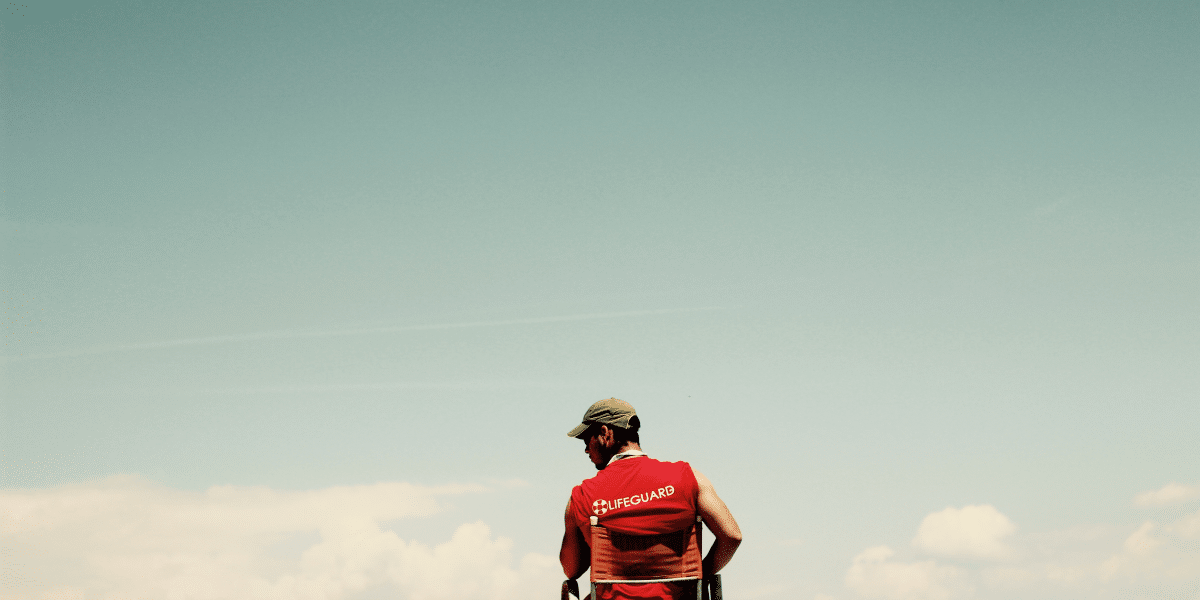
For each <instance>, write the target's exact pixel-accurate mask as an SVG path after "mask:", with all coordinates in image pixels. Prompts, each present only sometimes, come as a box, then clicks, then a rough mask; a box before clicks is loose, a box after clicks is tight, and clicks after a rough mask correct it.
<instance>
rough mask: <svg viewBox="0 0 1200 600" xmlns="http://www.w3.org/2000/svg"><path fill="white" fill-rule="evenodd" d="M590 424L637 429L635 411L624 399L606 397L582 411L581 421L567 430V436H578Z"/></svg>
mask: <svg viewBox="0 0 1200 600" xmlns="http://www.w3.org/2000/svg"><path fill="white" fill-rule="evenodd" d="M592 425H612V426H614V427H620V428H622V429H637V427H638V425H639V423H638V418H637V411H635V410H633V406H632V405H630V404H629V403H628V402H626V401H624V400H617V399H616V398H608V399H606V400H601V401H599V402H596V403H595V404H593V405H591V406H589V407H588V409H587V412H585V413H583V423H580V424H579V426H578V427H576V428H575V429H572V430H571V431H569V432H567V437H579V436H580V435H583V432H585V431H587V428H588V427H590V426H592Z"/></svg>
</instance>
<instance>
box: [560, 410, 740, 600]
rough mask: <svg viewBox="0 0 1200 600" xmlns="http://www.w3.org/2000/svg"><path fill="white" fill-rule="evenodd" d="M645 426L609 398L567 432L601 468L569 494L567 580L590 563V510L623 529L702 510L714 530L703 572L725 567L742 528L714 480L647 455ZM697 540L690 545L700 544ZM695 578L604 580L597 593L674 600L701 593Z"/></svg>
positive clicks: (665, 522) (647, 531) (563, 557)
mask: <svg viewBox="0 0 1200 600" xmlns="http://www.w3.org/2000/svg"><path fill="white" fill-rule="evenodd" d="M639 427H640V421H639V419H638V417H637V413H636V412H635V411H634V409H633V407H632V406H630V405H629V403H628V402H624V401H622V400H617V399H616V398H609V399H607V400H601V401H599V402H596V403H594V404H592V406H591V407H589V408H588V410H587V412H586V413H584V416H583V420H582V423H581V424H580V425H578V426H576V427H575V428H574V429H572V430H571V431H570V432H568V433H567V436H568V437H572V438H576V439H579V440H581V441H583V443H584V453H585V454H587V455H588V458H589V459H590V460H591V461H592V464H594V465H595V467H596V470H597V471H598V472H597V474H596V475H595V476H594V477H591V478H589V479H585V480H584V481H583V482H582V483H581V484H579V485H577V486H575V488H574V489H572V490H571V500H570V502H568V503H567V510H566V513H565V515H564V520H565V522H564V525H565V526H566V531H565V533H564V534H563V543H562V549H561V550H560V551H559V561H560V562H562V565H563V572H564V573H565V574H566V576H567V579H568V582H569V581H570V580H574V579H576V578H578V577H580V576H581V575H583V573H584V572H585V571H587V570H588V567H589V564H590V561H591V549H590V547H589V544H590V543H591V541H590V540H591V525H590V522H589V521H590V519H591V518H592V517H595V518H596V519H597V521H598V523H597V524H598V525H600V526H601V527H603V528H604V529H605V530H608V531H610V532H613V533H615V534H617V535H662V534H669V533H673V532H678V531H684V530H687V531H690V530H691V528H693V527H699V526H700V525H699V524H698V523H697V522H696V517H697V516H699V517H702V518H703V519H704V522H705V523H706V524H707V525H708V527H709V529H710V530H712V532H713V535H714V536H715V537H716V540H715V543H714V544H713V546H712V548H711V549H710V550H709V552H708V555H707V556H705V557H704V559H703V562H702V568H701V569H699V570H698V571H700V572H699V573H697V575H700V574H702V575H703V576H704V577H709V576H711V575H713V574H715V573H716V572H718V571H720V570H721V568H722V567H724V566H725V564H726V563H728V562H729V559H730V558H731V557H732V556H733V553H734V551H735V550H736V549H737V547H738V545H739V544H740V543H741V539H742V534H741V530H740V529H738V526H737V522H736V521H734V519H733V515H732V514H730V513H729V509H728V508H727V507H726V506H725V503H724V502H722V501H721V499H720V498H719V497H718V496H717V494H716V491H715V490H714V489H713V486H712V483H711V482H709V481H708V479H707V478H706V477H704V476H703V475H702V474H700V473H699V472H697V471H695V470H693V469H692V467H691V466H690V465H688V463H685V462H663V461H658V460H654V459H652V458H649V457H647V456H646V455H645V453H644V452H642V451H641V446H640V441H639V439H638V428H639ZM597 531H602V530H597ZM697 533H698V532H697ZM694 542H695V540H693V544H691V545H693V546H695V544H694ZM602 547H604V546H603V545H602ZM696 550H699V548H698V546H697V547H696ZM693 564H694V563H693ZM695 585H696V584H695V583H691V582H668V581H661V582H654V583H650V584H611V585H599V584H598V585H597V586H596V593H597V596H598V598H594V599H592V600H601V599H605V600H607V599H610V598H611V599H614V600H615V599H631V600H633V599H643V598H644V599H662V600H676V599H679V598H683V597H684V595H685V592H686V591H687V590H689V589H690V590H692V593H695V589H696V587H695ZM565 589H566V584H564V590H565ZM565 593H566V592H565V591H564V594H565Z"/></svg>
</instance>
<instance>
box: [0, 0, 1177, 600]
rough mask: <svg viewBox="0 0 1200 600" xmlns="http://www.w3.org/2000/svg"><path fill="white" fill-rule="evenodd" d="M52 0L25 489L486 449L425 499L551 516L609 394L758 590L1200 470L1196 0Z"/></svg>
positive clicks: (40, 23)
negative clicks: (590, 418) (733, 542)
mask: <svg viewBox="0 0 1200 600" xmlns="http://www.w3.org/2000/svg"><path fill="white" fill-rule="evenodd" d="M27 1H29V2H31V4H29V5H28V6H24V5H21V7H20V8H19V10H12V9H10V10H9V11H7V12H5V13H4V14H3V15H0V78H2V79H0V86H2V87H0V118H2V120H3V130H2V136H3V138H2V141H0V161H2V163H0V164H3V165H4V166H3V168H0V190H3V193H2V195H0V240H2V242H3V249H2V253H3V266H2V271H0V282H2V284H3V285H2V287H3V300H4V311H5V312H4V324H5V346H4V350H3V358H2V362H0V374H2V377H3V382H2V387H0V394H2V395H3V400H2V402H0V417H2V419H3V421H2V425H0V452H2V453H3V454H2V459H3V461H4V466H3V470H2V471H0V487H2V488H5V489H9V490H14V489H59V487H60V486H64V485H69V484H84V483H86V482H89V481H95V480H100V479H104V478H108V477H112V476H114V475H120V474H138V475H139V476H141V477H144V478H146V479H148V480H150V481H153V482H156V483H157V484H161V485H163V486H167V487H169V488H172V489H176V490H185V491H202V490H205V489H208V488H209V487H210V486H214V485H227V484H231V485H235V486H267V487H270V488H272V489H279V490H313V489H320V488H326V487H329V486H339V485H367V484H374V483H376V482H387V481H402V482H410V483H413V484H419V485H431V486H432V485H443V484H446V485H448V484H480V485H484V486H489V489H490V490H491V491H489V492H487V493H482V494H478V495H465V496H461V497H455V498H454V499H453V500H452V501H450V502H449V503H448V504H447V505H446V507H445V508H444V510H442V511H441V512H439V513H437V514H435V515H432V516H428V517H423V518H420V519H410V520H407V521H402V522H400V524H398V525H395V531H396V532H397V534H398V535H399V536H400V537H401V538H404V539H412V540H420V541H422V542H424V543H427V544H436V543H440V542H441V541H443V540H445V539H448V538H449V537H450V536H451V534H452V533H453V532H454V531H455V528H456V527H457V526H459V525H460V524H462V523H467V522H474V521H477V520H482V521H484V522H485V523H487V525H489V526H490V527H491V531H492V532H493V533H494V534H495V535H498V536H504V537H508V538H511V539H512V540H513V544H514V545H513V551H514V553H515V554H516V555H517V556H520V555H523V554H526V553H537V554H542V555H556V553H557V549H558V543H559V538H560V536H561V514H562V507H563V505H564V504H565V501H566V499H567V497H568V493H569V491H570V487H571V486H572V485H574V484H576V483H578V481H579V480H580V479H582V478H584V477H587V476H590V474H591V473H592V472H593V471H592V467H591V465H590V463H589V462H588V461H587V459H586V457H585V456H584V455H583V453H582V447H581V444H579V443H578V442H577V441H575V440H569V439H567V438H566V437H565V436H564V434H565V432H566V431H567V430H568V429H570V428H571V427H572V426H574V425H575V424H576V423H578V420H579V418H580V416H581V415H582V414H583V411H584V410H585V409H586V408H587V406H588V404H590V403H591V402H593V401H595V400H598V399H600V398H606V397H609V396H616V397H618V398H622V399H625V400H628V401H629V402H631V403H632V404H633V405H634V406H635V407H637V409H638V411H639V414H641V415H642V420H643V423H644V428H643V432H642V436H643V442H644V448H645V449H646V450H647V451H648V452H649V453H651V455H653V456H656V457H659V458H663V459H670V460H688V461H690V462H691V463H692V464H693V465H694V466H695V467H696V468H697V469H699V470H701V471H702V472H704V473H705V474H706V475H708V476H709V478H710V479H711V480H712V481H713V482H714V484H715V485H716V487H717V490H718V492H719V493H720V494H721V495H722V497H723V498H724V499H725V500H726V502H727V503H728V504H729V506H730V508H731V509H732V511H733V513H734V515H735V516H736V517H737V518H738V520H739V522H740V523H741V525H742V529H743V531H744V532H745V534H746V542H745V544H744V545H743V548H742V550H740V551H739V555H738V557H737V558H736V559H735V560H734V562H733V563H732V564H731V566H730V567H729V568H728V570H727V571H726V573H727V579H728V583H727V586H728V587H729V589H730V590H733V591H736V592H738V593H739V594H740V595H741V596H743V597H746V598H754V597H758V598H793V597H803V598H806V599H807V598H814V597H816V598H859V597H860V596H861V597H891V598H894V599H896V600H903V599H904V598H908V597H910V596H904V595H903V594H902V593H901V592H896V593H894V594H892V596H888V595H887V594H888V593H890V592H886V591H884V592H880V591H878V589H876V588H871V587H870V586H867V585H865V584H864V585H860V586H858V587H855V586H856V584H853V583H851V582H850V581H849V579H850V577H849V576H846V573H847V569H848V568H849V567H850V566H851V564H852V561H853V560H854V559H855V557H856V555H859V553H860V552H862V551H863V550H864V549H865V548H869V547H873V546H878V545H881V544H883V545H888V546H890V547H892V548H896V549H898V555H897V556H898V557H899V558H897V560H907V559H908V558H912V559H913V560H918V559H919V558H920V556H918V555H919V554H920V552H919V551H920V547H918V552H917V554H913V551H912V550H911V549H909V548H908V545H909V540H910V537H911V536H913V535H914V534H915V532H916V531H917V527H918V525H920V524H921V523H922V519H923V518H924V517H926V516H927V515H930V514H932V513H935V512H937V511H941V510H942V509H944V508H946V507H964V506H972V505H991V506H994V507H995V508H996V509H997V510H998V511H999V512H1001V513H1003V515H1005V516H1007V518H1009V519H1011V521H1012V522H1013V523H1015V524H1016V526H1017V531H1018V532H1019V533H1018V535H1026V534H1028V535H1034V534H1039V532H1041V533H1045V532H1056V531H1065V530H1070V529H1071V528H1079V527H1091V526H1096V527H1100V526H1103V527H1108V528H1111V529H1112V530H1113V531H1116V532H1118V533H1114V534H1113V535H1115V536H1117V537H1116V538H1114V539H1116V540H1117V541H1116V542H1114V543H1115V546H1114V547H1120V546H1121V541H1120V540H1121V539H1125V536H1128V535H1131V534H1132V533H1131V532H1133V531H1134V530H1137V529H1138V526H1139V525H1140V524H1141V523H1142V522H1143V521H1146V520H1147V519H1149V518H1151V517H1150V516H1147V515H1148V514H1150V513H1146V512H1145V510H1144V509H1141V508H1138V507H1137V506H1135V503H1134V502H1133V498H1134V497H1135V496H1136V495H1137V494H1139V493H1143V492H1147V491H1148V490H1158V489H1160V488H1163V487H1164V486H1165V485H1167V484H1169V483H1172V482H1178V483H1179V484H1180V485H1184V486H1192V485H1197V484H1200V467H1198V466H1197V465H1198V464H1200V463H1198V462H1197V461H1196V459H1195V457H1196V456H1197V455H1200V436H1197V435H1196V428H1197V424H1198V423H1200V401H1198V400H1200V310H1198V306H1200V304H1198V302H1200V260H1198V258H1200V168H1198V165H1200V144H1197V140H1198V139H1200V115H1198V113H1197V108H1196V107H1198V106H1200V70H1198V69H1197V68H1196V65H1198V64H1200V36H1198V35H1197V24H1200V5H1197V4H1196V3H1193V2H1155V3H1135V2H1056V3H1044V2H967V3H963V2H908V3H900V2H824V3H812V2H779V3H772V2H752V3H707V2H687V3H683V2H663V1H657V2H540V3H539V2H521V3H517V2H507V3H499V2H487V3H484V2H453V3H421V4H415V3H367V2H362V3H354V4H352V5H343V4H340V3H316V2H288V3H275V2H255V3H246V2H219V1H214V2H204V3H186V4H185V3H161V2H160V3H153V2H101V3H70V2H56V1H45V2H41V1H38V0H27ZM514 480H515V481H514ZM506 482H507V483H506ZM1188 506H1190V505H1187V506H1184V507H1183V508H1180V509H1178V510H1181V511H1182V510H1184V509H1186V510H1194V509H1195V508H1196V507H1195V506H1191V507H1190V508H1188ZM1173 510H1174V509H1173ZM1168 512H1169V511H1168ZM1172 514H1175V513H1172ZM1178 514H1183V513H1182V512H1179V513H1178ZM1197 514H1200V513H1197ZM1151 516H1152V515H1151ZM1176 516H1177V515H1176ZM1165 518H1166V517H1162V516H1161V515H1160V516H1158V517H1154V519H1158V521H1156V523H1159V524H1160V530H1170V527H1171V526H1170V525H1169V524H1164V523H1165V522H1164V521H1162V519H1165ZM1198 518H1200V517H1198ZM1176 527H1177V528H1176V530H1175V531H1184V532H1185V533H1179V534H1178V535H1179V536H1182V537H1181V538H1180V539H1183V540H1185V541H1184V542H1180V543H1184V544H1186V543H1189V542H1187V541H1186V540H1188V539H1191V538H1188V537H1187V536H1188V535H1190V534H1187V533H1186V531H1190V530H1187V529H1186V527H1184V526H1183V525H1179V526H1176ZM1163 528H1166V529H1163ZM1198 531H1200V530H1198ZM1045 535H1050V534H1049V533H1045ZM1118 538H1119V539H1118ZM1014 539H1016V538H1014ZM1039 539H1040V538H1039ZM1131 539H1132V538H1131ZM914 543H915V542H914ZM1013 543H1014V544H1015V543H1016V542H1013ZM1191 543H1193V544H1194V542H1191ZM1029 544H1033V542H1029ZM1031 547H1032V546H1031ZM1125 547H1126V548H1130V547H1131V546H1130V543H1129V542H1128V541H1127V542H1126V543H1125ZM1192 547H1193V548H1194V546H1192ZM1064 552H1065V551H1064ZM939 560H951V561H953V559H939ZM914 564H915V563H914ZM939 564H940V563H939ZM954 564H958V565H959V567H961V568H963V569H966V570H969V569H971V568H974V567H973V566H972V565H973V564H974V563H971V562H970V561H969V560H968V561H965V562H963V561H960V562H959V563H954ZM1139 564H1140V563H1139ZM1183 569H1184V570H1183V571H1182V572H1183V573H1184V575H1183V576H1182V578H1180V577H1176V578H1175V579H1170V577H1167V576H1163V577H1167V579H1161V580H1153V579H1152V578H1151V579H1146V578H1143V579H1138V578H1137V577H1134V576H1132V575H1131V576H1130V578H1129V581H1125V580H1122V579H1120V578H1119V577H1117V578H1115V579H1110V580H1104V581H1100V582H1099V583H1095V586H1097V587H1095V588H1094V589H1093V588H1088V589H1092V591H1093V592H1095V591H1096V590H1102V591H1104V592H1105V593H1113V594H1116V593H1118V592H1120V591H1122V590H1125V591H1127V590H1129V589H1138V588H1137V587H1136V582H1137V581H1143V582H1145V581H1151V582H1152V583H1153V584H1154V585H1165V586H1182V587H1179V589H1182V590H1185V591H1186V590H1192V591H1193V592H1194V591H1195V590H1197V589H1200V563H1196V562H1191V563H1186V564H1185V566H1184V567H1183ZM1156 572H1157V571H1156ZM1172 572H1174V573H1179V572H1180V571H1178V570H1176V571H1172ZM980 577H984V576H983V575H980ZM1147 577H1149V576H1147ZM985 579H986V578H985ZM980 581H984V579H981V580H980ZM1130 582H1134V583H1130ZM1031 585H1032V586H1033V587H1030V588H1028V589H1023V591H1021V592H1020V593H1017V592H1012V595H1006V593H1007V592H1004V591H1002V590H1001V591H997V590H998V589H999V588H995V589H993V588H989V587H988V584H986V582H985V583H979V584H977V585H976V586H975V587H974V588H973V591H971V592H969V593H968V592H964V591H962V590H958V591H953V593H954V594H959V596H953V597H956V598H957V597H964V598H970V597H980V598H1003V597H1014V598H1015V597H1063V596H1060V595H1059V594H1062V593H1065V592H1063V591H1062V589H1063V588H1059V587H1053V586H1054V585H1059V584H1057V583H1045V584H1044V585H1043V584H1036V585H1035V584H1031ZM1063 585H1065V584H1063ZM1147 585H1149V584H1147ZM1038 586H1041V587H1038ZM1123 586H1124V587H1123ZM1129 586H1133V587H1129ZM1189 586H1190V587H1189ZM1081 589H1082V588H1081ZM872 590H874V591H872ZM97 593H99V592H97ZM914 593H916V592H914ZM1122 593H1123V592H1122ZM856 594H857V595H856ZM872 594H874V595H872ZM897 594H899V595H897ZM964 594H967V595H964ZM969 594H975V595H974V596H972V595H969ZM89 597H91V596H89ZM97 597H100V596H97ZM346 597H351V596H346ZM731 597H734V595H733V594H732V593H731ZM911 597H914V598H915V597H916V596H911ZM929 597H934V596H933V595H930V596H929ZM947 597H951V596H947ZM1180 597H1183V596H1180ZM1189 597H1190V596H1189Z"/></svg>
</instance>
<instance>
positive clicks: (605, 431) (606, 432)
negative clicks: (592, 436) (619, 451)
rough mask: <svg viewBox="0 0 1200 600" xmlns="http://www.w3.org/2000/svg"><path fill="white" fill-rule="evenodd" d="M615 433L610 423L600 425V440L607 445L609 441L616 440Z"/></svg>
mask: <svg viewBox="0 0 1200 600" xmlns="http://www.w3.org/2000/svg"><path fill="white" fill-rule="evenodd" d="M614 435H615V434H614V433H613V430H612V429H611V428H610V427H609V426H608V425H601V426H600V442H601V443H602V444H604V445H605V446H607V445H608V442H612V441H615V440H614Z"/></svg>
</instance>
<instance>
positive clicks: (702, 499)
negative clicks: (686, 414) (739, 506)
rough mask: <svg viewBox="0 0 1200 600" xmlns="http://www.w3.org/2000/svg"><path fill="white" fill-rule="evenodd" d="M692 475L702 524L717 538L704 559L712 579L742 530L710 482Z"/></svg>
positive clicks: (694, 472) (732, 550)
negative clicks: (694, 479) (694, 477)
mask: <svg viewBox="0 0 1200 600" xmlns="http://www.w3.org/2000/svg"><path fill="white" fill-rule="evenodd" d="M692 473H693V474H695V475H696V483H697V484H699V486H700V494H699V499H698V500H699V502H698V505H699V506H698V507H697V508H698V509H699V510H700V516H701V517H703V518H704V524H705V525H708V528H709V529H710V530H711V531H712V532H713V537H715V538H717V539H716V541H715V542H713V545H712V549H711V550H709V551H708V556H705V557H704V577H706V578H707V577H712V576H713V575H715V574H716V573H717V571H720V570H721V568H722V567H724V566H725V565H727V564H729V559H731V558H733V553H734V552H736V551H737V548H738V545H739V544H741V543H742V530H741V529H740V528H738V524H737V521H735V520H733V514H732V513H730V512H729V508H728V507H727V506H725V503H724V502H722V501H721V498H720V496H717V491H716V490H714V489H713V485H712V482H711V481H709V480H708V478H707V477H705V476H704V475H703V474H702V473H700V471H697V470H696V469H694V468H693V469H692ZM564 564H565V563H564Z"/></svg>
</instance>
